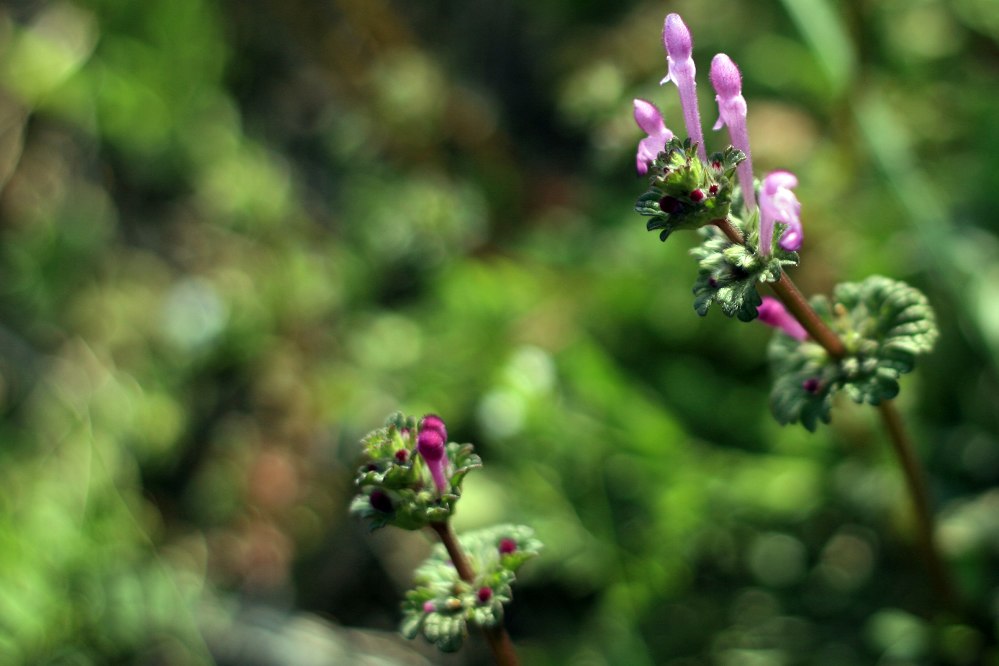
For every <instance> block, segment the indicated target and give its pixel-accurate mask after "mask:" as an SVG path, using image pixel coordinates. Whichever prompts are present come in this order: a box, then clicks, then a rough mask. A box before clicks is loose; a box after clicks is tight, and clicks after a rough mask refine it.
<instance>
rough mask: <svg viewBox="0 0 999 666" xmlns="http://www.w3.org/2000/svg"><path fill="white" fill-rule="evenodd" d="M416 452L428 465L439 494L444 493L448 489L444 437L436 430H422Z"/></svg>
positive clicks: (418, 437) (417, 440) (417, 439)
mask: <svg viewBox="0 0 999 666" xmlns="http://www.w3.org/2000/svg"><path fill="white" fill-rule="evenodd" d="M416 450H417V451H418V452H419V454H420V456H421V457H422V458H423V460H424V461H425V462H426V463H427V468H428V469H429V470H430V476H431V477H433V480H434V485H435V486H436V487H437V490H438V492H441V493H443V492H444V491H445V490H447V488H448V482H447V474H446V473H445V467H446V466H447V455H446V452H445V449H444V437H443V435H441V433H440V431H438V430H436V429H434V428H430V429H426V430H421V431H420V434H419V435H418V436H417V438H416Z"/></svg>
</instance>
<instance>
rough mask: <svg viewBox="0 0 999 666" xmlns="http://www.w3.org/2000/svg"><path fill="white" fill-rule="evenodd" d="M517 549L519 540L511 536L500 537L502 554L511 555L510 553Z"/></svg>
mask: <svg viewBox="0 0 999 666" xmlns="http://www.w3.org/2000/svg"><path fill="white" fill-rule="evenodd" d="M516 550H517V542H516V541H514V540H513V539H511V538H509V537H504V538H503V539H500V542H499V552H500V554H501V555H509V554H510V553H512V552H514V551H516Z"/></svg>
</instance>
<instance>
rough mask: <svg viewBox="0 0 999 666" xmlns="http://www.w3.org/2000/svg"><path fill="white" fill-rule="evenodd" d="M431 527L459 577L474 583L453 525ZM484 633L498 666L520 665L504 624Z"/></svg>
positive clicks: (472, 571)
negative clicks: (452, 527)
mask: <svg viewBox="0 0 999 666" xmlns="http://www.w3.org/2000/svg"><path fill="white" fill-rule="evenodd" d="M430 527H431V528H433V530H434V532H436V533H437V536H438V537H440V540H441V543H443V544H444V548H445V549H446V550H447V554H448V556H450V558H451V561H452V562H453V563H454V568H455V569H456V570H457V571H458V576H460V577H461V579H462V580H463V581H465V582H466V583H468V584H472V583H474V582H475V570H474V569H472V565H471V564H470V563H469V561H468V558H467V557H465V551H463V550H462V549H461V544H460V543H458V538H457V537H456V536H455V534H454V530H452V529H451V523H448V522H444V523H430ZM482 632H483V633H484V634H485V636H486V642H487V643H489V649H490V650H492V652H493V658H494V659H495V660H496V663H497V664H498V666H519V665H520V659H519V658H518V657H517V651H516V650H515V649H514V647H513V641H512V640H510V634H509V633H507V630H506V627H504V626H503V624H502V622H501V623H499V624H497V625H496V626H494V627H483V628H482Z"/></svg>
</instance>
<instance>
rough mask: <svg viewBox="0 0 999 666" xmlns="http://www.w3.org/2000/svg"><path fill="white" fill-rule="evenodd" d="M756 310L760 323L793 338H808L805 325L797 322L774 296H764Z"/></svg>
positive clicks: (802, 339)
mask: <svg viewBox="0 0 999 666" xmlns="http://www.w3.org/2000/svg"><path fill="white" fill-rule="evenodd" d="M756 311H757V312H758V313H759V315H760V321H761V322H762V323H764V324H766V325H768V326H773V327H774V328H779V329H780V330H782V331H784V332H785V333H787V334H788V335H790V336H791V337H792V338H794V339H795V340H801V341H802V342H804V341H805V340H807V339H808V332H807V331H806V330H805V327H804V326H802V325H801V324H800V323H798V320H797V319H795V318H794V316H793V315H792V314H791V313H790V312H788V311H787V310H786V309H785V308H784V305H783V304H782V303H781V302H780V301H778V300H777V299H776V298H773V297H772V296H764V297H763V303H761V304H760V307H758V308H757V309H756Z"/></svg>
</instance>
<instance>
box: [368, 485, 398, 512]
mask: <svg viewBox="0 0 999 666" xmlns="http://www.w3.org/2000/svg"><path fill="white" fill-rule="evenodd" d="M368 501H369V502H371V508H372V509H374V510H375V511H381V512H382V513H392V510H393V507H392V498H391V497H389V496H388V493H386V492H384V491H382V490H373V491H372V492H371V496H370V497H368Z"/></svg>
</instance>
